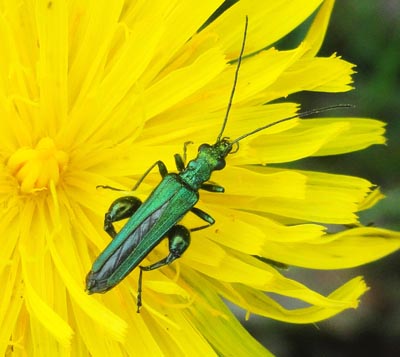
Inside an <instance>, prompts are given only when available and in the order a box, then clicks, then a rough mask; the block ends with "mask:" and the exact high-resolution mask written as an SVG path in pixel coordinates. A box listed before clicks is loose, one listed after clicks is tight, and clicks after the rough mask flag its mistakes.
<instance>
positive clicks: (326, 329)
mask: <svg viewBox="0 0 400 357" xmlns="http://www.w3.org/2000/svg"><path fill="white" fill-rule="evenodd" d="M306 30H307V24H305V26H302V27H301V28H300V29H298V30H297V31H296V32H295V33H293V34H291V35H290V36H289V37H288V39H286V40H284V41H283V42H282V43H279V44H278V47H279V48H282V47H283V48H284V47H285V46H286V45H288V47H291V45H296V43H298V40H299V39H301V38H302V37H304V31H306ZM334 52H337V53H338V54H339V55H340V56H342V57H343V58H344V59H345V60H348V61H350V62H352V63H354V64H356V65H357V68H356V71H357V73H356V74H355V75H354V81H355V83H354V85H355V90H353V91H351V92H347V93H341V94H321V95H317V94H315V93H302V94H296V95H294V96H292V97H289V98H288V100H291V101H295V102H298V103H301V104H302V107H303V110H304V109H310V108H316V107H320V106H326V105H333V104H339V103H349V104H353V105H355V106H356V108H355V109H349V110H348V111H346V110H344V111H342V110H341V111H339V113H337V112H335V113H334V114H332V113H329V114H328V113H327V114H326V115H325V114H324V116H329V115H331V116H333V115H336V116H338V115H341V116H359V117H370V118H376V119H380V120H383V121H385V122H386V123H387V138H388V145H387V146H383V145H381V146H373V147H370V148H368V149H366V150H363V151H360V152H356V153H352V154H346V155H340V156H334V157H324V158H318V159H307V160H301V161H300V162H297V163H295V167H302V168H306V169H310V170H319V171H326V172H335V173H342V174H349V175H356V176H361V177H364V178H366V179H368V180H370V181H371V182H373V183H375V184H377V185H379V186H380V187H381V189H382V191H383V193H384V194H385V195H386V196H387V198H386V199H385V200H383V201H381V202H380V203H379V204H378V205H376V206H375V207H374V208H373V209H371V210H369V211H368V212H366V213H363V215H362V222H363V223H370V222H372V223H373V224H374V225H376V226H380V227H384V228H390V229H395V230H400V209H399V202H400V185H399V179H400V168H399V167H400V163H399V161H400V140H399V133H400V119H399V113H400V100H399V98H398V97H399V94H400V1H398V0H385V1H374V0H363V1H357V0H339V1H337V2H336V5H335V8H334V11H333V15H332V20H331V23H330V27H329V29H328V34H327V37H326V40H325V43H324V45H323V48H322V50H321V51H320V55H321V56H330V55H331V54H332V53H334ZM286 275H288V276H290V277H296V278H298V279H299V280H300V281H301V282H303V283H306V284H307V285H308V286H310V287H311V288H314V289H315V290H317V291H320V292H323V293H329V292H331V291H332V290H334V289H335V288H337V287H338V286H339V285H341V284H343V283H344V282H346V281H348V280H349V279H351V278H352V277H355V276H357V275H363V276H364V277H365V279H366V282H367V284H368V285H369V286H370V287H371V290H370V291H368V292H367V293H366V294H365V295H364V296H363V298H362V302H361V305H360V307H359V308H358V309H357V310H349V311H345V312H344V313H342V314H340V315H339V316H337V317H334V318H332V319H330V320H328V321H325V322H321V323H318V324H314V325H290V324H287V323H281V322H277V321H272V320H268V319H264V318H257V317H255V316H252V317H251V318H250V320H249V321H243V324H244V325H245V326H246V328H247V329H248V330H249V332H250V333H251V334H252V335H253V336H255V337H256V338H257V339H258V340H259V341H261V342H262V343H263V344H265V346H267V347H268V349H269V350H270V351H272V352H273V353H274V354H276V355H278V356H280V357H286V356H290V357H291V356H296V357H301V356H307V357H311V356H318V357H319V356H324V357H330V356H359V355H363V356H400V304H399V302H400V254H399V253H396V254H393V255H391V256H389V257H386V258H384V259H382V260H381V261H378V262H374V263H371V264H368V265H366V266H362V267H359V268H356V269H349V270H343V271H329V272H323V271H317V272H315V271H305V270H302V269H295V268H291V269H290V270H289V272H288V273H287V274H286ZM238 316H239V317H241V318H243V316H244V312H242V311H241V312H238Z"/></svg>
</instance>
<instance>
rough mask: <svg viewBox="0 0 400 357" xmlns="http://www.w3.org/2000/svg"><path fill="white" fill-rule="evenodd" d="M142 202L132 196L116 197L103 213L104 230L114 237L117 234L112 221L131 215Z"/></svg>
mask: <svg viewBox="0 0 400 357" xmlns="http://www.w3.org/2000/svg"><path fill="white" fill-rule="evenodd" d="M141 204H142V201H141V200H140V199H139V198H137V197H133V196H124V197H120V198H117V199H116V200H115V201H114V202H113V203H112V204H111V206H110V208H109V209H108V211H107V212H106V214H105V215H104V230H105V231H106V232H107V233H108V234H109V235H110V236H111V238H114V237H115V236H116V235H117V232H116V231H115V228H114V225H113V223H114V222H117V221H120V220H122V219H125V218H129V217H131V216H132V215H133V214H134V213H135V212H136V211H137V209H138V208H139V207H140V205H141Z"/></svg>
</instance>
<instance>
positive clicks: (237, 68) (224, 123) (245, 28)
mask: <svg viewBox="0 0 400 357" xmlns="http://www.w3.org/2000/svg"><path fill="white" fill-rule="evenodd" d="M248 23H249V18H248V17H247V15H246V22H245V25H244V33H243V42H242V48H241V50H240V54H239V58H238V63H237V66H236V72H235V78H234V80H233V87H232V91H231V96H230V98H229V102H228V107H227V109H226V114H225V118H224V121H223V123H222V128H221V131H220V133H219V134H218V136H217V142H219V141H220V140H221V136H222V134H223V133H224V130H225V126H226V123H227V121H228V116H229V112H230V110H231V107H232V101H233V96H234V95H235V90H236V84H237V81H238V77H239V68H240V64H241V63H242V57H243V52H244V47H245V44H246V37H247V26H248Z"/></svg>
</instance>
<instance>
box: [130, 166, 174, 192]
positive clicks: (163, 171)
mask: <svg viewBox="0 0 400 357" xmlns="http://www.w3.org/2000/svg"><path fill="white" fill-rule="evenodd" d="M155 166H158V171H159V172H160V175H161V177H163V178H164V177H165V176H167V175H168V170H167V167H166V166H165V164H164V163H163V162H162V161H161V160H158V161H156V162H155V163H154V164H153V165H151V166H150V167H149V168H148V169H147V170H146V172H145V173H144V174H143V176H142V177H141V178H140V179H139V180H138V181H137V182H136V185H135V186H133V187H132V190H131V191H135V190H136V189H137V188H138V187H139V186H140V184H141V183H142V182H143V180H144V179H145V177H146V176H147V175H148V174H149V173H150V171H151V170H153V168H154V167H155Z"/></svg>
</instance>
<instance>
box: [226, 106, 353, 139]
mask: <svg viewBox="0 0 400 357" xmlns="http://www.w3.org/2000/svg"><path fill="white" fill-rule="evenodd" d="M353 107H354V105H352V104H337V105H331V106H329V107H322V108H316V109H311V110H307V111H305V112H302V113H297V114H295V115H292V116H290V117H287V118H283V119H280V120H278V121H276V122H274V123H270V124H267V125H264V126H262V127H260V128H257V129H255V130H253V131H251V132H249V133H246V134H243V135H241V136H239V137H238V138H236V139H235V140H233V141H231V145H233V144H235V143H237V142H239V141H240V140H242V139H244V138H247V137H248V136H250V135H253V134H255V133H258V132H259V131H262V130H265V129H267V128H270V127H271V126H275V125H277V124H280V123H283V122H285V121H289V120H292V119H295V118H304V117H308V116H310V115H313V114H318V113H322V112H327V111H328V110H333V109H337V108H353Z"/></svg>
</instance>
